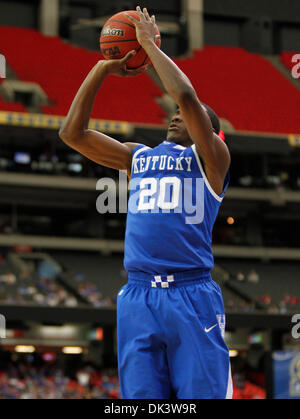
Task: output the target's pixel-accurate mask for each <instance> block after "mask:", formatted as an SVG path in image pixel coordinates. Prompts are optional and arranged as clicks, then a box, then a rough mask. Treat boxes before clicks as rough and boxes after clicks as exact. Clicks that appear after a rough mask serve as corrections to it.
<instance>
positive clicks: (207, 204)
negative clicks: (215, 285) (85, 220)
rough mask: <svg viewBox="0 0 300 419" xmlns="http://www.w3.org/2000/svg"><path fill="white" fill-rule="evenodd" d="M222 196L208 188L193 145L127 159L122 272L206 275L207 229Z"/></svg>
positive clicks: (138, 152) (166, 145) (140, 149)
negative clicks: (128, 174) (195, 271)
mask: <svg viewBox="0 0 300 419" xmlns="http://www.w3.org/2000/svg"><path fill="white" fill-rule="evenodd" d="M228 183H229V172H228V173H227V175H226V178H225V182H224V188H223V192H222V194H221V195H218V194H216V193H215V192H214V191H213V189H212V188H211V186H210V184H209V182H208V180H207V178H206V175H205V171H204V169H203V166H202V163H201V160H200V158H199V156H198V153H197V152H196V148H195V145H192V146H191V147H187V148H186V147H183V146H180V145H177V144H175V143H172V142H169V141H164V142H162V143H161V144H160V145H158V146H157V147H155V148H149V147H146V146H143V145H139V146H137V147H136V148H135V149H134V150H133V154H132V170H131V181H130V195H129V202H128V213H127V223H126V235H125V258H124V266H125V269H126V270H127V271H128V272H146V273H149V274H168V273H175V272H181V271H189V270H193V269H207V270H211V269H212V268H213V265H214V258H213V254H212V249H211V240H212V229H213V225H214V223H215V220H216V217H217V214H218V211H219V208H220V205H221V203H222V199H223V197H224V194H225V191H226V189H227V187H228Z"/></svg>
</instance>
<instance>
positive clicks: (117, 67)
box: [100, 50, 148, 77]
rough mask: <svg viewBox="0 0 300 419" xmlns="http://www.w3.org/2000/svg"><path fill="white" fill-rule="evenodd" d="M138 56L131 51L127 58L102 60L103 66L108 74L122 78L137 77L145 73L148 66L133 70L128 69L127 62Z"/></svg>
mask: <svg viewBox="0 0 300 419" xmlns="http://www.w3.org/2000/svg"><path fill="white" fill-rule="evenodd" d="M135 54H136V51H135V50H133V51H130V52H128V54H126V55H125V57H123V58H121V59H119V60H105V61H104V60H101V61H100V63H101V65H104V66H105V69H106V72H107V74H113V75H115V76H120V77H128V76H132V77H134V76H137V75H138V74H141V73H143V72H144V71H145V70H146V68H147V67H148V66H147V65H144V66H142V67H139V68H137V69H134V70H131V69H129V68H127V62H128V61H129V60H130V59H131V58H132V57H133V56H134V55H135Z"/></svg>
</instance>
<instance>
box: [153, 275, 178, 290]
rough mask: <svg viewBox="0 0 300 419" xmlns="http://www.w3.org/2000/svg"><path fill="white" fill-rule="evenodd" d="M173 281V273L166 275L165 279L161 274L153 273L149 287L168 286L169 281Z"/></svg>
mask: <svg viewBox="0 0 300 419" xmlns="http://www.w3.org/2000/svg"><path fill="white" fill-rule="evenodd" d="M172 282H174V276H173V275H167V276H166V279H163V278H162V277H161V275H155V276H154V281H151V287H153V288H169V287H170V283H172Z"/></svg>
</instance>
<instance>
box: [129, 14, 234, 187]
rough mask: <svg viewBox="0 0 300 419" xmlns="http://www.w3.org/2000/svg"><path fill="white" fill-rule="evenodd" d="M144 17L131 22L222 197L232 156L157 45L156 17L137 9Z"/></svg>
mask: <svg viewBox="0 0 300 419" xmlns="http://www.w3.org/2000/svg"><path fill="white" fill-rule="evenodd" d="M137 12H138V14H139V17H140V21H139V22H138V21H137V20H136V19H134V18H133V17H131V16H129V15H127V16H128V19H130V20H131V21H132V23H134V24H135V27H136V31H137V39H138V41H139V43H140V44H141V45H142V47H143V48H144V49H145V50H146V52H147V54H148V56H149V58H150V60H151V62H152V64H153V66H154V68H155V70H156V72H157V74H158V75H159V77H160V79H161V81H162V83H163V84H164V87H165V89H166V91H167V92H168V93H169V94H170V96H171V97H172V98H173V99H174V101H175V102H176V103H177V105H178V106H179V107H180V112H181V114H182V116H183V119H184V122H185V124H186V127H187V130H188V132H189V135H190V138H191V139H192V141H193V142H194V143H195V145H196V149H197V152H198V154H199V155H200V156H201V158H202V159H203V161H204V165H205V170H206V175H207V178H208V180H209V182H210V184H211V186H212V188H213V189H214V190H215V192H217V193H221V192H222V189H223V183H224V178H225V175H226V173H227V171H228V168H229V165H230V155H229V151H228V148H227V146H226V144H225V143H224V142H223V141H222V140H221V139H220V138H219V137H218V136H217V135H216V134H215V133H214V132H213V128H212V125H211V122H210V119H209V117H208V115H207V113H206V111H205V110H204V109H203V108H202V105H201V103H200V100H199V99H198V97H197V94H196V92H195V89H194V88H193V86H192V84H191V82H190V80H189V79H188V77H187V76H186V75H185V74H184V73H183V72H182V71H181V70H180V68H179V67H178V66H177V65H176V64H175V63H174V62H173V61H172V60H171V59H170V58H169V57H168V56H167V55H166V54H164V53H163V51H161V50H160V49H159V48H158V47H157V46H156V44H155V17H154V16H152V17H151V18H150V16H149V15H148V12H147V9H143V12H142V11H141V9H140V8H139V7H137Z"/></svg>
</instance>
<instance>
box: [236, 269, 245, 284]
mask: <svg viewBox="0 0 300 419" xmlns="http://www.w3.org/2000/svg"><path fill="white" fill-rule="evenodd" d="M236 279H237V281H239V282H244V281H245V275H244V274H243V272H241V271H240V272H238V273H237V275H236Z"/></svg>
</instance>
